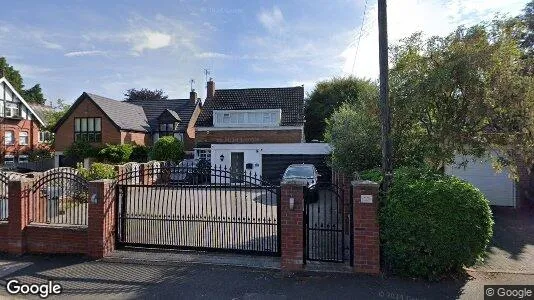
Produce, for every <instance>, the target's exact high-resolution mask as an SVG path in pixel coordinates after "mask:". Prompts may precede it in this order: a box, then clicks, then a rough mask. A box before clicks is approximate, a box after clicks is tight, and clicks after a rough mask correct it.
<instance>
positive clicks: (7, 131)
mask: <svg viewBox="0 0 534 300" xmlns="http://www.w3.org/2000/svg"><path fill="white" fill-rule="evenodd" d="M8 133H10V134H11V138H10V139H9V140H8V138H7V134H8ZM4 145H15V132H14V131H13V130H6V131H4Z"/></svg>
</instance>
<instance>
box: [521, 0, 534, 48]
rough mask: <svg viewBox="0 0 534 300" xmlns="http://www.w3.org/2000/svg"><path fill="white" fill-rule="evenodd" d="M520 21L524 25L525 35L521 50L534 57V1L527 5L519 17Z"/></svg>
mask: <svg viewBox="0 0 534 300" xmlns="http://www.w3.org/2000/svg"><path fill="white" fill-rule="evenodd" d="M519 20H520V21H521V22H523V25H524V31H523V35H522V36H521V44H520V45H521V48H522V49H523V50H525V52H527V53H529V54H531V55H534V0H532V1H530V2H529V3H527V5H526V6H525V9H524V10H523V14H522V15H520V16H519Z"/></svg>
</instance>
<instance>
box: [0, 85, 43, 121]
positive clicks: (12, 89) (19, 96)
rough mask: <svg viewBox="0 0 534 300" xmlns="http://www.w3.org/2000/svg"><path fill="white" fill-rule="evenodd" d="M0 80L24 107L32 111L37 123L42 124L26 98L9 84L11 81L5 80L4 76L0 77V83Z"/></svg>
mask: <svg viewBox="0 0 534 300" xmlns="http://www.w3.org/2000/svg"><path fill="white" fill-rule="evenodd" d="M2 82H5V83H6V85H7V86H8V87H9V88H10V89H11V91H12V92H13V94H15V96H17V97H18V98H19V100H20V102H22V104H24V106H26V108H27V109H28V110H29V111H30V112H31V113H32V115H33V116H34V117H35V119H37V121H39V123H41V126H44V122H43V120H41V118H39V116H38V115H37V114H36V113H35V111H33V109H32V108H31V107H30V106H29V105H28V103H27V102H26V100H24V98H22V96H21V95H20V94H19V93H17V90H15V88H14V87H13V86H12V85H11V83H9V81H7V79H6V78H5V77H2V78H0V83H2Z"/></svg>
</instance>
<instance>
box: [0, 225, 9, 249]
mask: <svg viewBox="0 0 534 300" xmlns="http://www.w3.org/2000/svg"><path fill="white" fill-rule="evenodd" d="M8 226H9V225H8V224H7V222H0V241H2V242H0V252H7V251H8V247H7V245H8V243H7V241H6V240H7V233H8V230H9V227H8Z"/></svg>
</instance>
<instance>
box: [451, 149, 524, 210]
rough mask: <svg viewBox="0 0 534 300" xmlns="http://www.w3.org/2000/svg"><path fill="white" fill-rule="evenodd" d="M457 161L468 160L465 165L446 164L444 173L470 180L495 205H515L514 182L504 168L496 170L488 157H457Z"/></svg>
mask: <svg viewBox="0 0 534 300" xmlns="http://www.w3.org/2000/svg"><path fill="white" fill-rule="evenodd" d="M456 161H457V163H459V162H462V161H468V163H467V165H466V166H465V167H463V166H462V167H457V166H447V168H446V171H445V172H446V173H447V174H449V175H454V176H456V177H458V178H461V179H463V180H465V181H467V182H470V183H471V184H473V185H474V186H475V187H477V188H478V189H479V190H480V191H481V192H482V193H483V194H484V195H485V196H486V198H487V199H488V200H489V202H490V204H491V205H495V206H510V207H515V206H516V195H517V193H516V182H515V181H514V180H513V179H512V178H511V176H510V173H509V172H508V171H506V170H503V171H502V172H497V171H496V170H495V169H494V168H493V167H492V164H491V159H490V158H473V157H463V156H462V157H457V159H456Z"/></svg>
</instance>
